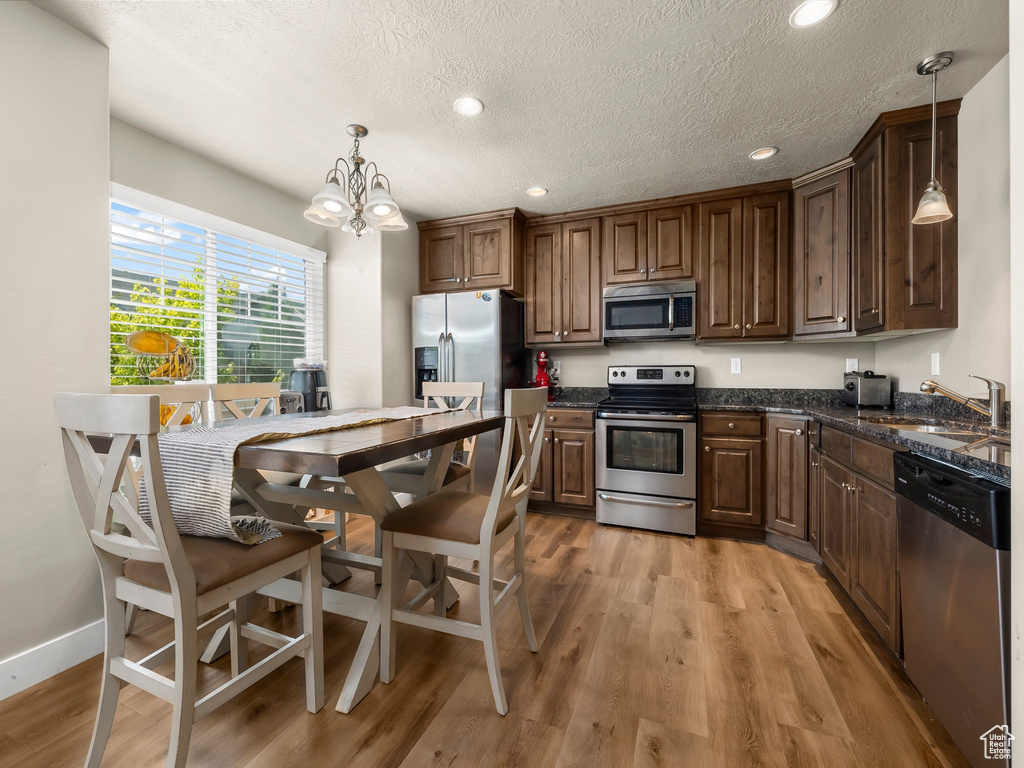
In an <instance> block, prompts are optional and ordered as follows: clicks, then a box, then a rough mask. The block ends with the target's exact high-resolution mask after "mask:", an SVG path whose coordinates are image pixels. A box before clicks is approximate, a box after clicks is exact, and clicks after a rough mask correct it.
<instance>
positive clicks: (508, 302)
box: [412, 290, 527, 493]
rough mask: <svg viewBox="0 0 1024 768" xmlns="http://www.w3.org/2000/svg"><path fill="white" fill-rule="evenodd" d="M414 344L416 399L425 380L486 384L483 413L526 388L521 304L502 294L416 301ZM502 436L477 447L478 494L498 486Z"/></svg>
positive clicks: (486, 437) (487, 436) (491, 435)
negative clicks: (512, 391) (496, 476)
mask: <svg viewBox="0 0 1024 768" xmlns="http://www.w3.org/2000/svg"><path fill="white" fill-rule="evenodd" d="M412 343H413V348H414V349H413V355H414V360H413V371H414V376H415V382H414V387H415V392H416V398H417V399H419V398H421V397H422V396H423V387H422V383H423V382H424V381H482V382H483V383H484V404H483V407H484V410H501V407H502V402H503V397H504V393H505V389H507V388H516V387H525V386H527V374H526V371H527V365H526V350H525V349H524V348H523V305H522V304H521V303H520V302H518V301H516V300H515V299H513V298H512V297H511V296H507V295H505V294H503V293H502V292H501V291H499V290H491V291H465V292H463V293H433V294H427V295H424V296H414V297H413V299H412ZM499 437H500V434H499V432H498V431H492V432H488V433H486V434H483V435H481V436H480V440H479V441H478V443H477V455H476V468H475V475H476V478H475V480H474V490H475V491H477V492H478V493H487V492H489V491H490V488H491V485H492V484H493V483H494V472H495V470H496V468H497V465H498V448H499V445H500V442H499Z"/></svg>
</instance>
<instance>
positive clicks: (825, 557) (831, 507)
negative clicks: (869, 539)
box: [819, 456, 851, 592]
mask: <svg viewBox="0 0 1024 768" xmlns="http://www.w3.org/2000/svg"><path fill="white" fill-rule="evenodd" d="M820 469H821V474H820V475H819V478H820V480H821V561H822V562H823V563H824V564H825V567H826V568H828V569H829V571H831V572H832V575H833V576H835V577H836V581H838V582H839V583H840V584H841V585H842V586H843V589H845V590H846V591H847V592H849V591H850V554H851V553H850V550H851V545H850V515H851V509H850V507H851V499H850V494H849V493H848V492H847V490H846V489H847V486H848V482H847V481H848V479H849V474H848V472H847V471H846V469H845V468H844V467H842V466H841V465H839V464H837V463H836V462H835V461H833V460H832V459H830V458H828V457H827V456H823V457H822V458H821V467H820Z"/></svg>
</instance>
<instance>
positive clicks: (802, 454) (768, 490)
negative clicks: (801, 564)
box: [764, 416, 808, 541]
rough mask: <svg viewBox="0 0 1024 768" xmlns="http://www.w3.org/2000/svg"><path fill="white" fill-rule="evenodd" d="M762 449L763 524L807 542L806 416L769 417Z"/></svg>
mask: <svg viewBox="0 0 1024 768" xmlns="http://www.w3.org/2000/svg"><path fill="white" fill-rule="evenodd" d="M766 443H767V446H766V449H765V480H764V486H765V504H764V510H765V525H766V526H767V527H768V529H769V530H772V531H775V532H776V533H781V534H783V535H785V536H789V537H791V538H793V539H798V540H800V541H807V506H808V504H807V502H808V498H807V449H808V446H807V419H804V418H799V417H793V416H787V417H782V416H769V417H768V432H767V440H766Z"/></svg>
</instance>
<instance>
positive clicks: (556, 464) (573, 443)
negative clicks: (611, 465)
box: [552, 429, 594, 507]
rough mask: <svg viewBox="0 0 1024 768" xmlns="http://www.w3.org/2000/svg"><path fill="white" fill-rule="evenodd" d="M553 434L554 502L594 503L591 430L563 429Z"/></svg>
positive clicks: (580, 504) (581, 505) (590, 505)
mask: <svg viewBox="0 0 1024 768" xmlns="http://www.w3.org/2000/svg"><path fill="white" fill-rule="evenodd" d="M552 436H553V438H554V439H553V443H554V449H553V452H554V460H553V461H552V475H553V477H554V494H553V498H554V501H555V503H556V504H571V505H574V506H579V507H592V506H594V433H593V432H590V431H586V432H584V431H582V430H581V431H576V430H568V429H565V430H555V431H554V432H553V433H552Z"/></svg>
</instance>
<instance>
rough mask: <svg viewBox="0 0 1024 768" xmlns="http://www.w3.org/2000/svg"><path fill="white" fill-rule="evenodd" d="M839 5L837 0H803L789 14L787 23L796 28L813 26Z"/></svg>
mask: <svg viewBox="0 0 1024 768" xmlns="http://www.w3.org/2000/svg"><path fill="white" fill-rule="evenodd" d="M837 5H839V0H804V2H802V3H800V5H798V6H797V7H796V10H794V11H793V12H792V13H791V14H790V15H789V25H790V26H791V27H796V28H797V29H803V28H804V27H813V26H814V25H815V24H817V23H819V22H821V21H824V20H825V19H827V18H828V17H829V16H830V15H831V14H832V11H834V10H835V9H836V6H837Z"/></svg>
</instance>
